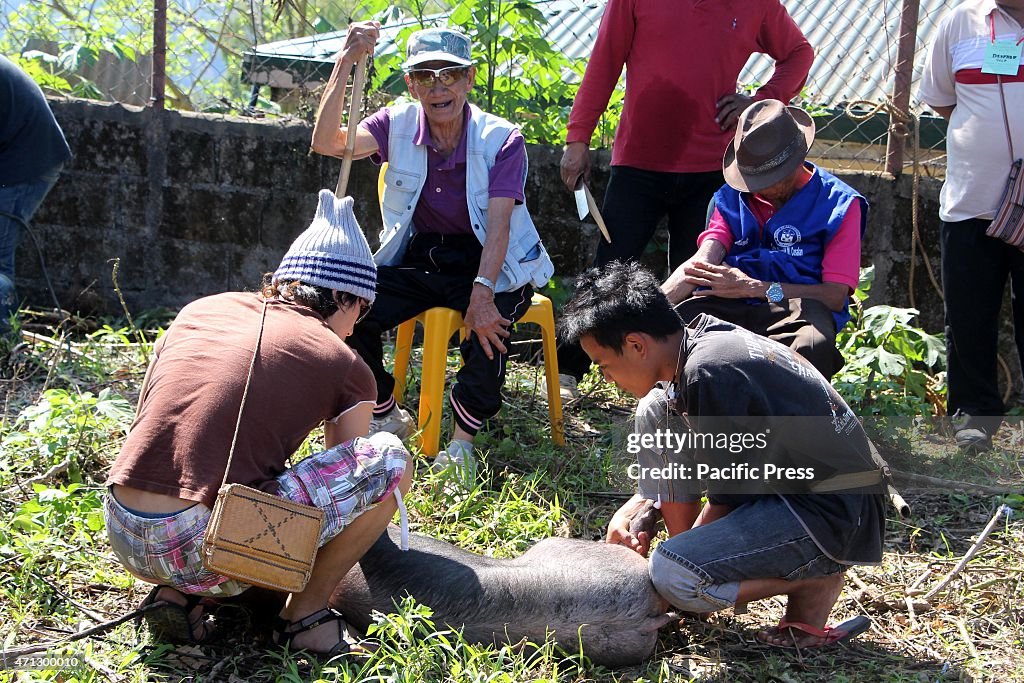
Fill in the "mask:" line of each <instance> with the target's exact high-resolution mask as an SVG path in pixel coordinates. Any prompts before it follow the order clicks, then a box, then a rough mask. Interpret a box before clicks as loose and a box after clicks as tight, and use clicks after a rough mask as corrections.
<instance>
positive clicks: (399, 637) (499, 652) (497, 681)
mask: <svg viewBox="0 0 1024 683" xmlns="http://www.w3.org/2000/svg"><path fill="white" fill-rule="evenodd" d="M432 617H433V612H432V611H431V610H430V608H429V607H427V606H426V605H420V604H417V603H416V602H415V600H413V599H412V598H410V597H406V598H404V599H403V600H402V601H401V603H400V604H399V605H397V609H396V611H395V612H394V613H392V614H388V615H378V616H377V618H376V623H374V624H372V625H371V626H370V628H369V632H368V635H369V636H371V637H373V638H374V639H375V640H377V641H378V642H379V643H380V647H379V649H378V650H377V651H376V653H375V654H374V656H373V657H372V658H370V659H368V660H366V661H365V662H363V663H362V664H361V665H359V664H358V663H354V662H349V661H346V660H338V661H337V662H336V663H332V664H328V665H327V666H326V667H324V669H323V671H322V672H321V675H323V676H325V677H326V675H333V676H334V678H333V680H335V681H339V682H341V681H344V682H346V683H347V682H349V681H352V682H355V681H367V680H371V681H372V680H382V681H384V680H386V681H392V682H394V683H419V681H489V682H493V683H518V682H519V681H525V680H531V681H555V680H579V677H580V676H582V675H584V673H585V670H584V669H583V668H582V665H583V662H582V658H580V657H566V656H565V655H562V654H560V653H559V651H558V650H557V648H556V647H555V645H554V643H553V641H552V640H551V639H550V638H547V639H545V640H544V641H543V642H541V643H538V644H531V643H525V644H514V645H504V646H493V645H491V646H488V645H475V644H473V643H470V642H468V641H467V640H466V639H465V638H464V637H463V636H462V633H461V632H459V631H453V630H450V629H447V628H444V627H443V625H441V626H440V627H439V626H438V625H435V623H434V621H433V619H432Z"/></svg>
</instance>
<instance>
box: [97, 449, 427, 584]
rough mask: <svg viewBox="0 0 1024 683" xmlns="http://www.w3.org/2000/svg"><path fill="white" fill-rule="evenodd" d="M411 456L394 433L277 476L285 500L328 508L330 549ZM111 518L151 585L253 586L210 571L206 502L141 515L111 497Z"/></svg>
mask: <svg viewBox="0 0 1024 683" xmlns="http://www.w3.org/2000/svg"><path fill="white" fill-rule="evenodd" d="M408 455H409V453H408V451H407V450H406V449H405V447H404V446H403V445H402V442H401V441H400V440H399V439H398V437H396V436H395V435H393V434H388V433H384V432H382V433H379V434H374V435H373V436H371V437H370V438H367V439H363V438H357V439H353V440H351V441H346V442H345V443H343V444H340V445H338V446H335V447H334V448H330V449H328V450H326V451H322V452H320V453H317V454H316V455H312V456H310V457H308V458H306V459H305V460H303V461H301V462H299V463H297V464H296V465H295V466H294V467H292V468H290V469H287V470H285V471H284V472H283V473H282V474H281V475H280V476H278V478H277V482H278V484H279V486H280V489H279V492H278V495H280V496H281V497H282V498H287V499H288V500H291V501H294V502H297V503H303V504H305V505H314V506H316V507H318V508H320V509H321V510H323V512H324V523H323V526H322V527H321V530H320V545H321V546H323V545H324V544H325V543H327V542H328V541H330V540H331V539H332V538H334V537H335V536H337V535H338V534H340V533H341V532H342V531H343V530H344V529H345V527H347V526H348V525H349V524H351V523H352V520H354V519H355V518H356V517H358V516H359V515H361V514H363V513H364V512H366V511H368V510H371V509H373V507H374V506H376V504H377V503H379V502H380V501H381V500H384V498H386V497H387V496H388V495H390V494H391V493H393V492H394V491H395V489H396V488H397V487H398V482H399V480H400V479H401V478H402V474H403V473H404V472H405V467H406V463H407V458H408ZM103 512H104V519H105V521H106V524H107V535H108V536H109V537H110V545H111V547H112V548H113V550H114V554H115V555H116V556H117V558H118V560H120V562H121V564H123V565H124V566H125V568H126V569H127V570H128V571H129V572H130V573H131V574H132V575H134V576H136V577H138V578H140V579H142V580H143V581H148V582H150V583H156V584H164V585H168V586H173V587H175V588H177V589H178V590H180V591H181V592H183V593H189V594H193V595H210V596H218V597H229V596H232V595H238V594H239V593H241V592H242V591H244V590H245V589H247V588H248V587H249V586H248V585H247V584H245V583H242V582H240V581H236V580H234V579H229V578H228V577H226V576H222V575H220V574H215V573H213V572H211V571H209V570H207V569H206V568H205V567H204V566H203V562H202V555H201V551H202V547H203V539H204V538H205V537H206V527H207V526H208V524H209V522H210V509H209V508H208V507H206V506H205V505H203V504H202V503H196V504H195V505H193V506H191V507H188V508H185V509H184V510H181V511H180V512H176V513H174V514H170V515H164V516H153V515H141V514H137V513H135V512H134V511H132V510H128V509H127V508H125V507H124V506H123V505H121V504H120V503H119V502H118V501H117V499H116V498H114V495H113V493H112V492H108V493H107V495H106V497H105V501H104V506H103Z"/></svg>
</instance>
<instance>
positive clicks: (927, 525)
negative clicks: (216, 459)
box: [0, 317, 1024, 683]
mask: <svg viewBox="0 0 1024 683" xmlns="http://www.w3.org/2000/svg"><path fill="white" fill-rule="evenodd" d="M28 320H29V324H28V325H26V331H28V332H29V333H31V334H32V335H35V336H33V337H32V338H31V339H30V340H29V341H28V342H27V343H26V344H25V345H23V346H20V347H18V348H16V349H14V351H13V353H10V354H5V355H7V360H6V361H5V363H4V364H3V366H2V373H3V374H2V378H0V386H2V392H3V398H2V408H3V412H2V414H0V434H2V437H0V438H2V440H0V510H2V512H0V516H2V519H3V520H4V522H3V525H2V526H0V595H2V599H0V633H2V634H3V639H4V642H3V648H4V650H6V651H10V650H12V649H15V648H19V647H23V646H26V645H32V644H38V643H44V642H47V641H54V640H59V639H61V638H63V637H66V636H68V635H70V634H73V633H75V632H78V631H81V630H83V629H86V628H89V627H90V626H93V625H95V624H97V623H100V622H103V621H107V620H110V619H113V618H115V617H117V616H119V615H122V614H126V613H128V612H130V611H131V610H132V609H134V608H135V607H136V606H137V605H138V603H139V602H140V601H141V600H142V598H143V597H144V596H145V594H146V592H147V591H148V586H146V585H145V584H142V583H141V582H136V581H134V580H132V579H131V578H130V577H129V576H128V575H127V574H126V573H125V572H124V570H123V569H122V568H121V567H120V565H119V564H118V563H117V562H116V561H115V560H114V559H113V557H112V555H111V554H110V552H109V550H108V548H107V545H106V539H105V535H104V532H103V528H102V527H103V525H102V517H101V506H100V501H101V493H102V482H103V480H104V476H105V473H106V471H107V469H108V468H109V466H110V464H111V462H112V461H113V459H114V457H115V456H116V454H117V452H118V448H119V444H120V441H121V440H122V439H123V436H124V433H125V430H126V429H127V427H128V425H129V424H130V422H131V418H132V413H133V407H134V402H135V399H136V396H137V390H138V386H139V383H140V382H141V380H142V376H143V372H144V369H145V363H146V354H147V352H148V345H149V342H150V341H151V340H152V338H153V337H154V335H155V334H157V333H158V332H155V331H156V330H158V329H159V328H160V327H161V326H163V325H166V323H167V322H168V319H167V318H159V317H157V318H151V319H144V320H142V321H141V322H140V326H142V327H149V328H152V329H151V331H150V332H149V333H148V334H147V335H146V336H145V337H144V338H143V337H141V336H140V335H139V334H136V333H135V332H130V331H127V330H126V329H122V328H120V327H118V324H117V323H115V324H113V326H105V327H104V326H97V324H96V323H95V322H92V323H90V322H88V321H83V322H82V323H81V324H79V325H78V326H77V328H76V329H74V330H71V331H66V332H60V333H58V331H57V330H56V329H54V328H53V327H51V326H50V325H48V324H47V323H46V321H45V320H42V319H38V320H37V319H35V318H31V317H30V318H28ZM33 320H37V321H36V322H32V321H33ZM530 348H532V347H530ZM413 365H415V363H414V364H413ZM456 368H457V359H456V358H455V357H452V358H451V359H450V368H449V369H450V370H451V371H453V372H454V370H455V369H456ZM542 383H543V377H542V376H541V375H540V373H539V372H538V370H537V369H536V368H535V367H533V366H531V365H529V364H527V363H523V362H515V363H513V366H512V372H511V373H510V380H509V382H508V384H507V386H506V398H507V401H506V405H505V407H504V408H503V410H502V413H501V415H500V416H499V417H498V418H496V419H495V420H492V421H491V423H490V426H489V429H488V431H486V432H485V433H484V434H483V435H482V438H481V439H480V448H481V451H482V452H483V453H484V458H483V460H484V463H485V468H484V471H483V476H482V478H481V483H480V484H479V486H478V488H477V489H476V490H474V491H472V492H470V494H468V495H461V496H458V495H456V496H453V495H452V494H451V493H450V491H446V490H445V489H444V487H441V486H437V485H435V483H436V482H434V481H433V480H432V479H431V477H430V476H429V475H423V476H420V477H418V479H417V483H416V484H415V485H414V490H413V492H412V494H411V496H410V497H409V504H410V514H411V518H412V521H413V526H414V530H416V531H420V532H422V533H427V534H430V535H433V536H436V537H439V538H442V539H445V540H447V541H450V542H452V543H456V544H458V545H460V546H462V547H464V548H467V549H469V550H472V551H475V552H479V553H487V554H492V555H495V556H506V557H507V556H515V555H518V554H520V553H521V552H523V551H524V550H525V549H526V548H528V547H529V546H530V545H531V544H532V543H534V542H535V541H537V540H539V539H541V538H544V537H547V536H572V537H581V538H586V539H594V540H598V539H601V538H602V537H603V532H604V527H605V525H606V523H607V521H608V518H609V517H610V515H611V514H612V512H614V510H615V509H616V508H617V507H618V505H619V504H620V503H621V501H622V500H624V499H625V498H626V497H628V494H629V493H630V492H631V490H632V484H631V482H630V481H629V480H628V479H627V477H626V474H625V471H626V465H627V464H628V461H627V460H626V459H625V458H624V456H623V450H622V437H623V435H624V433H625V430H626V429H627V428H628V421H629V417H630V414H631V410H632V406H633V403H632V401H631V400H630V399H628V398H625V397H623V396H621V395H619V394H618V393H617V392H616V391H615V390H614V389H613V388H611V387H610V386H608V385H607V384H604V383H602V382H599V381H597V380H596V378H593V377H590V378H588V379H587V380H585V381H584V382H583V384H582V386H581V389H582V396H581V398H580V399H579V400H577V401H575V402H573V403H572V404H571V405H569V406H567V408H566V420H567V424H566V431H567V439H568V445H567V447H566V448H565V449H564V450H563V449H558V448H556V447H554V446H553V445H552V444H551V441H550V438H549V427H548V421H547V410H546V404H545V403H544V400H543V398H542V397H540V396H539V395H538V394H539V392H538V388H539V386H540V385H541V384H542ZM415 391H416V384H415V382H414V383H413V385H412V392H413V396H415ZM888 446H889V448H888V450H887V454H888V455H889V456H890V457H893V458H894V465H896V466H899V467H903V468H907V467H911V466H913V467H924V468H925V469H927V473H928V474H931V475H933V476H943V475H944V476H946V477H948V478H953V479H959V480H969V481H974V482H979V483H982V484H986V485H989V486H1000V487H1005V488H1007V489H1009V490H1014V491H1016V492H1018V493H1020V492H1021V491H1022V488H1024V475H1022V472H1021V470H1020V467H1021V465H1020V456H1021V453H1024V424H1021V423H1020V422H1017V423H1016V424H1013V425H1010V426H1008V427H1006V428H1004V429H1003V431H1002V432H1001V433H1000V436H999V438H998V441H997V446H998V448H997V449H996V451H995V452H993V453H991V454H987V455H984V456H965V455H963V454H960V453H957V452H956V451H955V449H953V448H951V447H950V446H949V445H948V437H945V436H942V435H941V434H936V433H935V430H934V427H933V426H931V425H930V424H919V423H915V424H912V425H906V426H903V427H901V428H900V430H899V434H898V438H894V439H892V440H891V441H890V442H889V443H888ZM314 447H315V444H314V443H310V444H309V445H308V448H314ZM911 453H912V454H913V455H909V454H911ZM901 455H902V456H903V458H904V459H903V460H900V461H899V462H896V460H899V458H900V457H901ZM903 495H904V497H905V498H906V499H907V501H908V502H909V503H910V505H911V507H912V513H911V515H910V516H909V517H908V518H906V519H899V518H897V517H896V516H895V514H893V515H891V516H890V521H889V523H888V528H887V535H886V542H885V551H886V552H885V559H884V562H883V563H882V565H881V566H878V567H858V568H856V569H854V570H852V571H851V572H850V573H849V580H848V581H847V585H846V588H845V590H844V592H843V595H842V597H841V598H840V599H839V602H838V604H837V607H836V609H835V612H834V613H833V618H834V620H835V621H837V622H838V621H841V620H842V619H844V618H846V617H848V616H852V615H855V614H866V615H868V616H869V617H870V618H871V619H872V622H873V627H872V629H871V631H870V632H869V633H867V634H865V635H863V636H861V637H860V638H858V639H857V640H856V641H854V643H853V644H852V645H850V646H849V647H835V648H832V649H828V650H825V651H819V652H803V653H796V652H790V651H780V650H776V649H773V648H769V647H766V646H764V645H760V644H758V643H757V642H756V641H755V640H754V638H753V634H754V632H755V630H756V628H757V627H759V626H762V625H765V624H770V623H773V622H775V621H777V620H778V619H779V617H780V616H781V614H782V611H783V603H782V601H781V600H765V601H761V602H759V603H755V604H752V605H751V606H750V612H749V613H747V614H742V615H734V614H732V613H731V612H726V613H724V614H719V615H715V616H713V617H712V618H711V619H710V620H709V621H707V622H700V621H692V620H688V621H685V622H683V623H682V624H680V625H679V627H675V626H673V627H666V628H665V629H664V630H663V632H662V634H661V638H660V641H659V645H658V650H657V653H656V655H655V656H654V657H653V658H652V659H651V660H650V661H648V662H647V663H645V664H644V665H642V666H638V667H632V668H627V669H619V670H608V669H603V668H600V667H593V666H591V665H589V663H587V662H586V661H585V660H583V659H582V658H581V657H580V656H578V655H573V654H572V653H568V654H567V653H562V652H559V651H558V650H557V649H556V648H554V647H553V646H552V644H551V643H540V644H537V645H536V646H534V647H529V648H525V649H523V648H520V649H514V648H509V647H505V648H501V647H495V646H487V647H484V646H479V645H473V644H468V643H465V642H463V641H462V640H461V639H460V637H459V636H458V634H454V633H451V632H448V631H446V630H445V628H444V626H443V625H442V624H433V623H432V622H431V620H430V618H429V614H428V610H426V609H425V608H423V607H422V606H416V605H414V604H406V605H404V606H403V608H402V610H401V611H400V612H399V613H398V614H397V615H394V616H390V617H388V618H387V619H386V620H385V621H384V622H383V623H382V624H381V625H380V632H379V633H378V634H377V635H378V637H379V638H380V641H381V649H380V651H379V652H378V653H377V654H376V655H375V656H374V657H373V658H371V659H370V660H369V661H368V662H366V663H365V664H363V665H361V666H357V665H355V664H348V663H345V662H340V661H335V662H327V663H322V662H315V661H309V660H307V659H305V658H304V657H302V656H299V655H295V654H292V653H288V652H286V651H285V650H283V649H281V648H278V647H276V646H274V645H272V644H270V643H269V641H268V633H267V629H266V620H265V619H262V618H261V615H260V613H259V612H257V611H253V610H252V609H251V608H247V607H245V606H244V605H232V606H226V607H224V608H222V610H221V612H220V613H219V614H218V618H219V620H220V622H221V623H222V624H223V625H224V626H225V628H223V629H222V631H223V632H224V633H225V636H224V637H223V638H222V639H220V640H218V641H217V642H215V643H213V644H211V645H207V646H203V647H171V646H168V645H165V644H160V643H155V642H151V641H150V639H149V638H148V636H147V634H146V633H145V630H144V629H143V630H142V631H141V632H140V631H137V630H136V628H135V627H134V626H133V625H132V624H131V623H126V624H123V625H121V626H119V627H117V628H115V629H113V630H110V631H108V632H106V633H104V634H102V635H99V636H96V637H90V638H85V639H82V640H79V641H77V642H74V643H72V644H70V645H68V646H66V647H64V648H58V649H54V650H51V651H50V652H49V653H46V654H47V655H48V656H49V657H51V658H53V659H52V660H51V661H52V662H53V663H55V664H57V666H53V667H51V668H50V669H41V670H34V671H0V681H5V680H53V681H101V680H113V681H213V680H219V681H229V682H230V681H310V680H326V681H335V680H337V681H357V680H381V681H383V680H388V681H509V682H512V681H527V680H552V681H554V680H557V681H597V682H609V683H610V682H618V681H678V682H681V681H723V682H724V681H766V682H767V681H773V682H784V683H792V682H795V681H888V682H892V683H895V682H915V683H917V682H922V683H923V682H925V681H953V680H958V681H967V680H992V681H1024V654H1022V650H1024V612H1022V609H1021V607H1020V605H1021V602H1022V599H1024V588H1022V581H1024V579H1022V577H1024V572H1022V569H1024V552H1022V549H1024V524H1022V523H1021V522H1020V521H1019V520H1018V519H1017V518H1012V519H1009V520H1006V519H1003V520H1001V521H1000V522H999V523H998V524H997V525H996V527H995V531H994V532H993V533H992V534H991V535H990V536H989V537H988V539H987V540H986V541H985V542H984V544H983V545H982V546H981V550H980V551H979V552H978V553H977V554H976V555H975V556H974V558H973V559H972V560H971V561H970V562H969V563H968V564H967V566H966V568H964V569H963V570H962V571H960V572H959V573H958V574H957V576H956V577H955V578H954V579H953V580H952V582H951V583H950V584H949V586H948V588H947V589H945V590H943V591H941V592H939V593H937V594H936V595H934V596H933V597H931V598H929V599H927V600H925V599H924V597H923V596H922V595H921V594H920V592H923V591H927V590H928V589H929V588H931V587H933V586H935V585H936V584H937V583H938V582H939V581H940V579H941V578H942V577H943V576H944V575H945V574H946V573H947V572H949V571H951V570H952V569H953V568H954V566H955V565H956V564H957V562H958V560H959V559H960V558H961V557H962V556H963V554H964V553H965V552H966V551H967V550H968V549H969V547H970V546H971V545H972V542H973V540H974V539H975V538H976V537H977V535H978V534H979V532H981V530H982V529H983V527H985V525H986V523H987V522H988V521H989V519H990V518H991V516H992V514H993V512H994V511H995V510H996V509H997V507H998V506H999V505H1001V504H1003V503H1007V504H1010V505H1011V506H1015V507H1016V508H1018V509H1020V508H1024V505H1022V501H1024V498H1022V497H1021V496H1019V495H1017V496H1002V497H1000V496H991V495H989V496H979V495H969V494H966V493H961V492H959V491H957V490H956V488H954V487H950V486H945V487H941V488H937V489H930V490H922V489H904V490H903ZM912 588H915V589H917V590H918V592H915V591H914V590H911V589H912ZM40 656H41V655H40ZM61 658H64V661H62V659H61ZM9 664H10V663H9Z"/></svg>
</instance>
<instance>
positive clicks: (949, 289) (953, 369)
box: [940, 218, 1024, 434]
mask: <svg viewBox="0 0 1024 683" xmlns="http://www.w3.org/2000/svg"><path fill="white" fill-rule="evenodd" d="M990 223H991V221H989V220H984V219H978V218H975V219H971V220H966V221H957V222H953V223H947V222H945V221H943V222H942V225H941V229H940V241H941V248H942V293H943V296H944V297H945V300H946V353H947V363H948V374H947V381H948V385H949V394H948V396H947V411H948V412H949V414H950V415H953V414H954V413H956V412H957V411H962V412H964V413H966V414H968V415H971V416H972V417H973V418H974V419H972V420H971V421H970V422H969V423H968V425H969V426H972V427H973V426H977V427H980V428H982V429H985V430H986V431H987V432H988V433H989V434H992V433H994V432H995V431H996V430H997V429H998V428H999V424H1000V422H1001V418H1000V417H999V416H1002V415H1004V414H1005V406H1004V405H1003V399H1002V396H1000V393H999V376H998V368H997V364H996V363H997V361H996V355H997V353H998V342H999V311H1000V308H1001V306H1002V302H1003V291H1004V290H1005V289H1006V282H1007V279H1008V278H1010V277H1012V278H1013V279H1014V280H1017V281H1024V251H1021V250H1020V249H1017V248H1016V247H1013V246H1010V245H1009V244H1006V243H1005V242H1002V241H1000V240H997V239H994V238H992V237H988V236H987V235H986V234H985V229H986V228H987V227H988V226H989V224H990Z"/></svg>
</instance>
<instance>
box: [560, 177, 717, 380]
mask: <svg viewBox="0 0 1024 683" xmlns="http://www.w3.org/2000/svg"><path fill="white" fill-rule="evenodd" d="M724 182H725V179H724V178H723V177H722V172H721V171H720V170H718V171H709V172H706V173H662V172H659V171H644V170H642V169H639V168H631V167H629V166H613V167H612V171H611V177H610V178H609V179H608V189H607V190H606V191H605V195H604V205H603V206H602V208H601V214H602V215H603V216H604V220H605V223H607V224H608V234H609V235H610V236H611V238H612V241H611V243H610V244H609V243H608V242H606V241H605V239H604V238H603V237H602V238H600V240H599V241H598V245H597V257H596V259H595V261H594V265H595V266H597V267H598V268H600V267H601V266H603V265H605V264H606V263H610V262H612V261H615V260H619V261H633V260H636V259H639V258H640V256H642V255H643V253H644V251H645V250H646V249H647V245H648V244H649V243H650V241H651V238H652V237H654V232H655V230H657V228H658V223H659V222H660V221H661V219H662V218H663V217H665V216H666V215H667V216H668V234H669V242H668V267H669V271H670V272H671V271H673V270H675V269H676V268H677V267H678V266H679V264H681V263H683V262H684V261H685V260H686V259H688V258H690V256H692V255H693V253H694V252H695V251H697V237H698V236H699V235H700V234H701V233H702V232H704V228H705V226H706V224H707V216H708V204H709V203H710V201H711V198H712V196H714V194H715V192H717V191H718V189H719V188H720V187H722V185H723V184H724ZM656 275H660V274H657V273H656ZM589 368H590V358H589V357H588V356H587V354H586V353H584V352H583V349H581V348H580V346H579V344H572V345H562V346H560V347H559V349H558V369H559V372H561V373H563V374H568V375H573V376H575V377H576V379H579V378H581V377H583V375H585V374H586V372H587V370H588V369H589Z"/></svg>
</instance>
